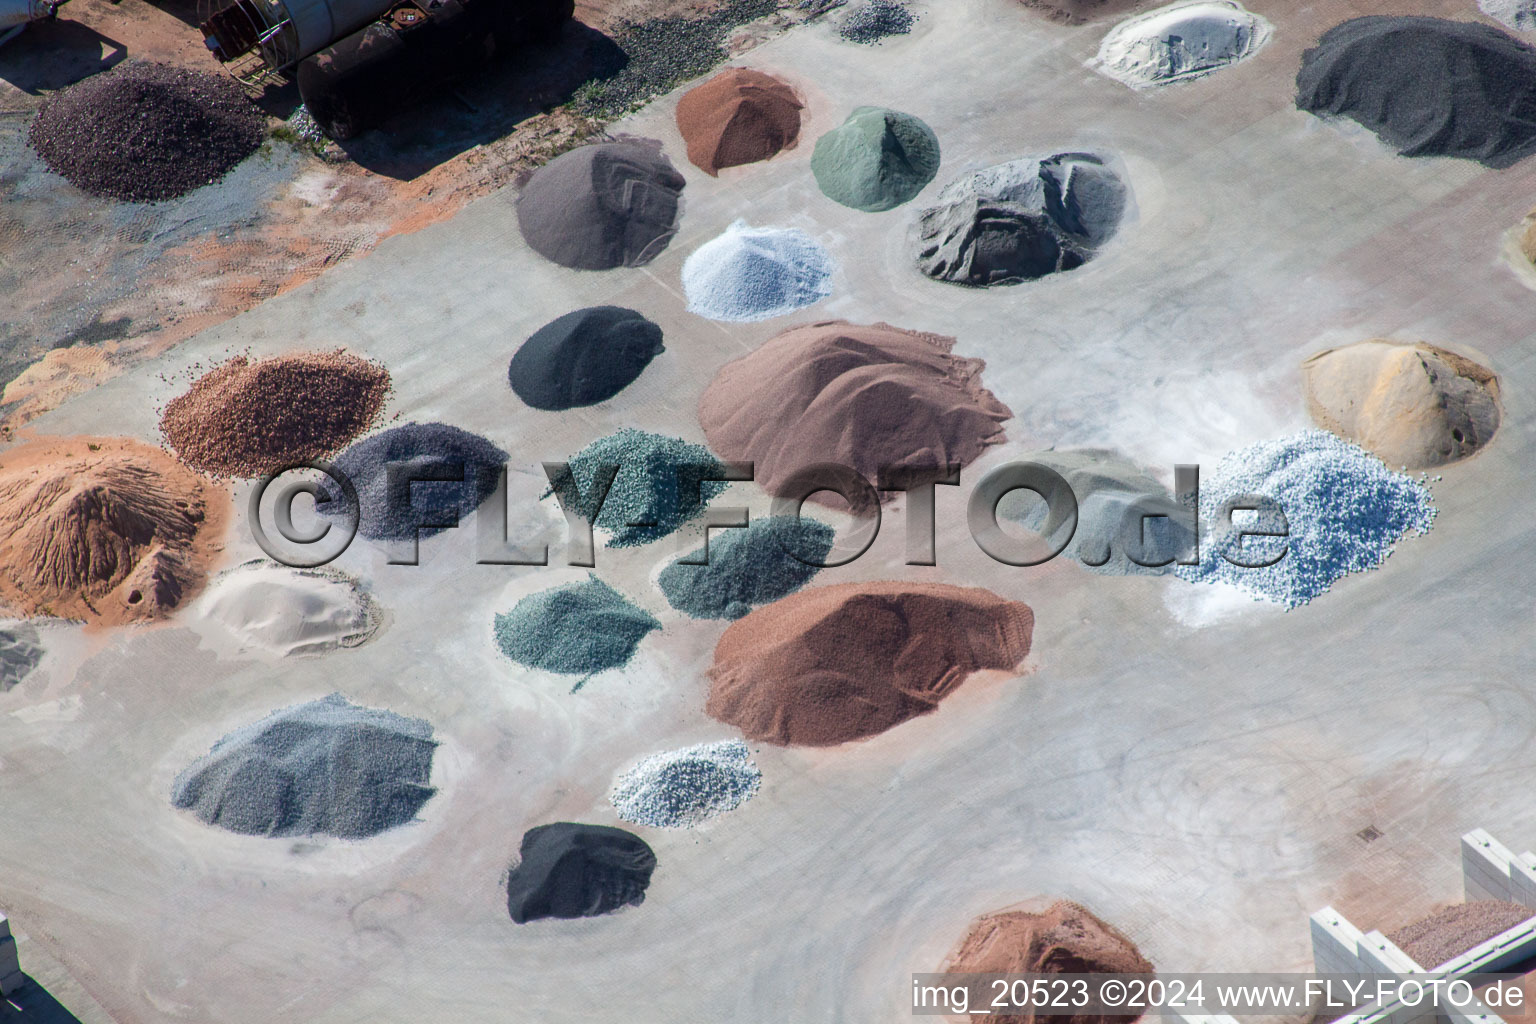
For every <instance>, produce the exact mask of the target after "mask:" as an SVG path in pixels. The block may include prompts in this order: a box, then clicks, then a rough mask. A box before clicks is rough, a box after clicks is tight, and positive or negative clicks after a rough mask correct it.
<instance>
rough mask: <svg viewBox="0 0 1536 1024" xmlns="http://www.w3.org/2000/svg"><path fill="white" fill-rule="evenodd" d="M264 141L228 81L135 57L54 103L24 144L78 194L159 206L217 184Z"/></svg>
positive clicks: (253, 112)
mask: <svg viewBox="0 0 1536 1024" xmlns="http://www.w3.org/2000/svg"><path fill="white" fill-rule="evenodd" d="M265 135H266V118H265V117H264V116H263V115H262V113H261V111H260V110H258V109H257V108H256V106H255V105H254V104H252V103H251V101H250V100H248V99H247V98H246V96H245V93H244V92H242V91H241V89H240V87H239V86H238V85H236V84H235V83H234V81H233V80H232V79H229V78H227V77H225V76H223V75H216V74H212V73H209V72H205V71H194V70H191V69H188V68H177V67H172V66H170V65H168V64H156V63H152V62H149V61H138V60H132V61H124V62H123V63H122V64H119V65H117V66H116V67H115V68H112V69H111V70H110V71H104V72H102V73H101V74H99V75H92V76H91V77H90V78H87V79H84V80H82V81H80V82H77V83H75V84H74V85H72V86H70V87H69V88H67V89H64V90H62V91H60V92H57V93H54V94H53V95H52V96H50V97H48V99H47V100H45V101H44V102H43V105H42V108H41V109H40V110H39V111H38V114H37V117H36V119H35V120H33V122H32V128H31V131H30V133H29V135H28V138H29V139H30V140H31V143H32V147H33V148H34V149H36V150H37V152H38V154H39V155H40V156H41V157H42V158H43V160H44V161H45V162H46V163H47V164H48V166H49V167H51V168H53V169H54V170H55V171H57V172H58V173H59V174H61V175H63V176H64V177H65V178H67V179H68V180H69V181H70V182H71V183H73V184H74V185H76V186H78V187H79V188H82V189H84V190H85V191H87V192H90V193H93V194H94V195H99V196H107V197H109V198H112V199H122V200H126V201H129V202H156V201H159V200H163V199H174V198H176V197H177V196H182V195H186V194H187V193H188V192H191V191H192V190H193V189H196V188H201V187H202V186H203V185H211V184H213V183H214V182H216V181H218V180H219V179H220V178H222V177H224V175H225V174H227V173H229V171H230V170H231V169H232V168H233V167H234V166H235V165H236V164H238V163H239V162H240V161H242V160H244V159H245V158H246V157H248V156H250V155H251V154H252V153H254V152H256V149H257V147H258V146H260V145H261V142H262V139H263V138H264V137H265Z"/></svg>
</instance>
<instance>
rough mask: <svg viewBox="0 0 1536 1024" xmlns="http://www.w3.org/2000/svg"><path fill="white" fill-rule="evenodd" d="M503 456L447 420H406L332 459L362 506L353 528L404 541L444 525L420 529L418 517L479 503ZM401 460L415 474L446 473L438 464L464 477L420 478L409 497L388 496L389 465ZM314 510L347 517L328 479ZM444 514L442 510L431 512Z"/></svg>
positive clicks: (490, 489)
mask: <svg viewBox="0 0 1536 1024" xmlns="http://www.w3.org/2000/svg"><path fill="white" fill-rule="evenodd" d="M506 462H507V453H506V452H504V451H502V450H501V449H500V448H498V447H496V446H495V445H494V444H492V443H491V442H489V441H487V440H486V439H485V438H483V437H481V436H480V435H479V434H471V433H470V432H469V431H467V430H460V429H459V428H458V427H450V426H448V425H447V424H446V423H407V424H405V425H404V426H400V427H393V428H391V429H389V430H386V431H384V432H383V433H380V434H375V435H373V436H372V437H368V438H364V439H363V440H361V441H359V442H357V443H356V444H354V445H353V446H352V447H350V448H348V449H347V450H346V451H344V452H342V453H341V455H340V457H338V458H337V459H336V462H335V468H336V470H337V471H338V472H339V473H341V474H342V475H344V476H345V477H346V478H347V479H348V480H350V481H351V482H352V486H353V487H355V488H356V489H357V498H358V502H359V503H360V504H361V505H362V510H361V515H360V517H359V520H358V528H357V532H358V533H360V534H362V535H363V536H364V537H367V538H368V539H369V540H408V539H410V538H411V537H414V536H422V537H430V536H432V535H433V534H435V533H441V532H442V531H443V530H445V529H450V528H451V527H450V526H447V525H439V526H422V527H421V530H420V533H419V534H418V533H417V524H418V523H419V522H420V521H422V520H438V519H441V520H443V521H444V522H446V521H447V520H448V519H449V518H451V516H452V515H453V514H454V513H457V515H458V518H459V519H460V520H462V519H464V518H465V517H467V516H469V515H470V514H471V513H472V512H474V510H475V509H477V508H479V507H480V506H481V505H482V504H483V503H484V502H485V499H487V498H489V497H490V496H491V495H492V494H493V493H494V492H495V490H496V484H497V482H498V479H499V477H500V471H501V467H502V466H504V465H506ZM391 463H403V464H405V468H404V469H402V470H401V471H400V472H406V471H407V470H408V471H409V472H410V473H411V474H412V475H415V476H418V477H422V476H427V475H428V474H432V473H435V474H436V475H438V476H443V475H445V474H444V473H443V472H442V471H441V469H440V467H439V468H436V469H434V468H433V467H435V466H437V464H439V463H447V464H448V466H449V467H452V468H453V469H454V470H459V469H462V472H463V477H464V479H463V480H462V482H460V481H453V480H420V479H419V480H418V481H417V482H416V483H413V484H411V485H410V495H409V501H408V502H407V501H406V500H404V499H405V496H404V495H395V496H391V495H390V493H389V466H390V464H391ZM322 490H323V494H322V496H321V498H320V499H319V504H317V508H318V510H319V512H320V514H321V515H324V516H327V517H329V518H333V519H342V518H346V517H349V516H351V515H352V514H353V509H352V508H351V506H350V504H349V502H348V501H347V500H346V497H345V496H344V495H342V494H341V493H340V492H339V489H338V488H337V487H336V486H335V485H334V484H329V483H327V484H324V485H323V486H322ZM438 512H446V513H448V515H446V516H444V515H437V514H436V513H438Z"/></svg>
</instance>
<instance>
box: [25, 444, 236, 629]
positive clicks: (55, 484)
mask: <svg viewBox="0 0 1536 1024" xmlns="http://www.w3.org/2000/svg"><path fill="white" fill-rule="evenodd" d="M228 502H229V496H228V495H227V494H226V493H225V492H224V491H223V490H222V489H221V488H218V487H214V486H211V485H210V484H208V483H207V482H206V481H205V480H203V479H201V478H199V477H198V476H197V475H196V474H194V473H192V472H191V471H190V470H187V469H185V468H184V467H182V466H179V465H177V463H176V462H175V461H174V460H173V459H171V458H170V457H169V456H168V455H166V454H165V453H164V452H162V451H160V450H159V449H157V448H151V447H149V446H148V445H144V444H140V443H139V442H137V441H131V440H128V439H126V438H96V437H71V438H65V439H62V440H49V441H41V442H36V443H33V444H28V445H23V446H21V447H19V448H12V449H11V450H9V451H7V452H5V453H3V454H0V538H3V539H0V601H3V602H4V603H5V604H7V605H9V606H10V607H11V608H12V609H14V611H15V612H17V613H19V614H21V615H28V616H30V615H58V616H63V617H66V618H74V619H84V620H86V621H88V622H101V623H109V624H110V623H117V622H125V621H129V620H135V619H153V618H157V617H160V616H162V615H164V614H166V613H167V612H169V611H170V609H172V608H174V607H175V606H176V605H178V604H180V603H181V602H182V601H183V600H185V599H186V598H187V597H190V596H191V595H192V594H193V593H194V592H195V591H196V590H197V589H198V588H200V587H201V586H202V584H203V580H204V578H205V576H206V569H207V565H208V562H209V559H210V555H211V554H212V552H213V550H214V549H215V545H216V544H217V542H218V540H219V538H220V536H221V535H222V533H223V526H224V519H225V512H226V506H227V504H228Z"/></svg>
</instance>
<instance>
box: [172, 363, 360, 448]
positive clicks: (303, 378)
mask: <svg viewBox="0 0 1536 1024" xmlns="http://www.w3.org/2000/svg"><path fill="white" fill-rule="evenodd" d="M388 394H389V372H388V371H387V370H385V369H384V368H383V367H382V366H376V365H374V364H373V363H370V362H368V360H366V359H360V358H358V357H357V356H353V355H347V354H346V353H345V352H296V353H294V354H292V355H285V356H277V357H275V358H272V359H263V360H260V361H259V362H251V361H250V360H248V359H246V358H245V357H244V356H236V357H235V358H233V359H231V360H229V361H228V362H225V363H222V364H220V365H219V366H217V367H215V368H214V369H212V370H210V371H209V372H207V373H205V374H203V375H202V376H201V377H199V378H198V379H197V381H196V382H195V383H194V384H193V385H192V387H191V388H189V389H188V390H187V393H186V394H184V395H181V396H179V397H177V398H175V399H172V400H171V402H170V403H169V404H168V405H166V407H165V412H164V413H163V414H162V415H161V417H160V431H161V433H163V434H164V435H165V439H166V442H167V443H168V444H169V445H170V446H171V447H172V448H173V449H175V451H176V454H177V455H179V456H181V459H182V461H183V462H185V463H187V465H189V466H193V467H195V468H197V469H201V470H203V471H204V472H207V473H215V474H220V475H224V476H244V477H253V476H262V475H263V474H266V473H272V472H276V471H278V470H282V469H287V468H288V467H290V466H293V465H295V464H297V463H300V462H305V461H308V460H310V459H318V458H322V457H324V456H326V455H330V454H332V453H333V452H337V451H340V450H341V449H342V448H345V447H346V446H347V444H348V443H349V442H351V441H352V440H353V439H354V438H355V437H357V436H358V435H359V434H361V433H363V432H364V431H365V430H367V429H368V428H369V427H370V426H372V425H373V423H374V421H375V420H377V419H378V416H379V412H380V411H381V410H382V409H383V408H384V399H385V397H386V396H388Z"/></svg>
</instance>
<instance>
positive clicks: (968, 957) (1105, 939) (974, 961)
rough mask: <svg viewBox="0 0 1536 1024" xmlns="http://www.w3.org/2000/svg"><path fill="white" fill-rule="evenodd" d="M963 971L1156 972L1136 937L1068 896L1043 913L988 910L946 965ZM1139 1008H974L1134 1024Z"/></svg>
mask: <svg viewBox="0 0 1536 1024" xmlns="http://www.w3.org/2000/svg"><path fill="white" fill-rule="evenodd" d="M944 970H945V971H949V972H953V973H957V974H973V973H974V974H1151V973H1153V967H1152V965H1151V963H1149V962H1148V961H1147V959H1146V957H1144V956H1142V955H1141V953H1140V952H1139V951H1138V950H1137V949H1136V946H1135V945H1134V944H1133V943H1132V942H1131V940H1130V939H1128V938H1126V937H1125V936H1124V935H1122V934H1120V932H1119V931H1117V930H1116V929H1115V928H1113V927H1111V926H1110V925H1108V924H1106V923H1105V922H1103V921H1101V920H1099V919H1098V918H1097V917H1095V916H1094V915H1093V914H1092V913H1091V912H1090V911H1088V910H1087V909H1085V908H1083V907H1080V906H1078V905H1077V904H1076V903H1069V902H1066V901H1065V900H1062V901H1059V902H1057V903H1053V904H1051V906H1050V908H1049V909H1047V910H1046V911H1045V912H1044V913H1042V914H1032V913H1029V912H1027V911H1022V910H1012V911H1001V912H999V913H995V914H985V915H983V916H982V917H978V918H977V919H976V920H975V921H973V922H971V928H970V931H969V932H967V933H966V936H965V939H964V940H963V941H961V943H960V947H959V948H958V949H957V950H956V951H955V952H954V954H953V955H952V956H951V957H950V959H949V962H948V963H947V964H946V965H945V966H944ZM1139 1016H1140V1015H1139V1014H1128V1015H1120V1016H1109V1015H1104V1014H1073V1015H1065V1014H1039V1015H1036V1014H1033V1013H1028V1014H1004V1015H1002V1016H994V1015H992V1014H985V1015H983V1014H973V1015H972V1017H971V1019H972V1020H975V1021H981V1020H986V1021H990V1022H991V1024H1131V1022H1132V1021H1135V1020H1137V1019H1138V1018H1139Z"/></svg>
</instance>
